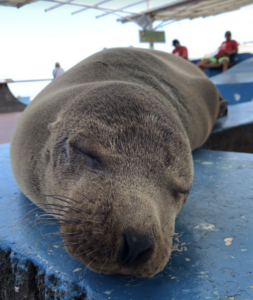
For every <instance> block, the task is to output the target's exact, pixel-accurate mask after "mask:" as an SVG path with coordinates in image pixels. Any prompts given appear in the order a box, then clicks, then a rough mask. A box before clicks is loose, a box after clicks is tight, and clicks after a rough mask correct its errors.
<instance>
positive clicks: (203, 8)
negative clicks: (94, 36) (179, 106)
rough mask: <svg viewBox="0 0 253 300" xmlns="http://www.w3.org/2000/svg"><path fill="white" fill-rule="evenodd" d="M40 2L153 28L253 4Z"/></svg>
mask: <svg viewBox="0 0 253 300" xmlns="http://www.w3.org/2000/svg"><path fill="white" fill-rule="evenodd" d="M37 1H38V0H0V6H1V5H4V6H13V7H18V8H19V7H22V6H24V5H27V4H30V3H34V2H37ZM39 1H41V0H39ZM42 1H47V2H51V3H54V6H52V7H49V8H48V9H45V12H48V11H50V10H52V9H56V8H59V7H61V6H63V5H68V6H72V7H76V8H78V10H75V11H74V12H72V15H74V14H77V13H80V12H85V11H86V10H88V9H96V10H99V11H101V12H102V14H100V15H98V16H96V18H100V17H105V16H107V15H109V14H114V15H116V16H118V17H120V18H119V19H118V20H117V21H119V22H122V23H126V22H135V23H137V24H139V25H140V26H141V27H142V28H143V29H145V28H147V27H150V24H152V23H153V22H154V21H161V23H160V24H159V25H158V26H157V27H156V28H154V29H155V30H156V29H158V28H160V27H163V26H165V25H167V24H168V22H173V21H177V20H182V19H194V18H197V17H207V16H211V15H217V14H220V13H224V12H228V11H233V10H236V9H239V8H241V7H243V6H246V5H249V4H252V3H253V0H222V1H221V0H168V1H167V4H165V5H162V6H159V7H154V8H152V9H150V3H151V1H150V0H142V1H137V0H135V1H128V3H129V4H128V5H126V6H123V7H119V8H116V7H118V3H119V2H117V1H115V2H114V0H104V1H101V2H99V3H96V4H93V5H90V2H91V1H88V3H89V5H88V4H86V3H84V0H42ZM112 1H113V2H112ZM108 2H112V4H113V5H111V7H113V8H111V7H109V6H108V4H107V3H108ZM145 2H146V3H147V10H144V11H142V12H133V11H130V10H129V8H131V7H134V6H137V5H139V4H141V3H145ZM104 4H105V5H104ZM152 4H153V5H155V1H153V3H152Z"/></svg>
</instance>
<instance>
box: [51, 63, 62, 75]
mask: <svg viewBox="0 0 253 300" xmlns="http://www.w3.org/2000/svg"><path fill="white" fill-rule="evenodd" d="M63 73H64V70H63V69H62V68H61V66H60V64H59V63H58V62H57V63H56V64H55V68H54V70H53V76H54V79H55V78H57V77H59V76H61V75H62V74H63Z"/></svg>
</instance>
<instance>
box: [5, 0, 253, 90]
mask: <svg viewBox="0 0 253 300" xmlns="http://www.w3.org/2000/svg"><path fill="white" fill-rule="evenodd" d="M97 2H98V1H97V0H90V1H86V2H85V3H87V4H95V3H97ZM116 2H117V6H116ZM132 2H133V1H132ZM152 2H153V3H155V5H154V4H153V3H152V6H153V7H156V6H159V5H163V4H165V3H167V2H168V1H165V0H156V1H155V0H153V1H152ZM112 3H114V7H121V6H124V5H126V4H127V3H129V1H126V0H115V1H112ZM53 5H54V4H52V3H49V2H45V1H38V2H36V3H34V4H31V5H26V6H24V7H21V8H20V9H16V8H13V7H3V6H0V28H1V31H0V39H1V47H0V78H12V79H13V80H25V79H42V78H51V77H52V70H53V68H54V64H55V62H56V61H59V62H60V63H61V65H62V67H63V68H64V69H65V70H67V69H69V68H71V67H72V66H74V65H75V64H76V63H78V62H79V61H81V60H82V59H84V58H86V57H88V56H89V55H91V54H93V53H95V52H97V51H100V50H102V49H103V48H105V47H106V48H111V47H128V46H130V45H132V46H134V47H141V48H148V44H143V43H139V35H138V31H139V30H140V27H138V25H136V24H134V23H127V24H121V23H119V22H117V21H116V20H117V18H118V17H117V16H114V15H109V16H106V17H103V18H99V19H96V18H95V17H96V16H97V15H99V14H101V12H99V11H96V10H93V9H90V10H87V11H85V12H83V13H79V14H76V15H71V12H73V11H75V10H77V9H78V8H75V7H70V6H63V7H60V8H58V9H55V10H52V11H50V12H47V13H46V12H44V10H45V9H46V8H49V7H51V6H53ZM104 6H109V4H108V5H106V4H104ZM145 9H146V5H145V4H143V5H139V6H137V7H136V8H129V9H128V10H130V11H142V10H145ZM252 15H253V5H249V6H247V7H244V8H242V9H240V10H237V11H234V12H230V13H225V14H221V15H218V16H215V17H207V18H198V19H194V20H183V21H180V22H175V23H173V24H171V25H168V26H166V27H164V29H163V30H164V31H165V34H166V43H165V44H155V49H156V50H162V51H165V52H169V53H170V52H172V50H173V47H172V46H171V41H172V40H173V39H175V38H177V39H179V40H180V42H181V44H182V45H185V46H187V47H188V51H189V56H190V58H198V57H202V56H203V55H204V54H206V53H210V52H213V51H215V50H217V48H218V47H219V45H220V44H221V42H222V41H223V40H224V33H225V31H226V30H231V31H232V38H234V39H235V40H236V41H238V42H239V43H243V42H248V41H252V40H253V37H252V32H253V18H252ZM46 84H47V83H45V82H44V83H40V84H38V83H36V84H34V83H33V84H32V83H30V84H11V85H10V88H11V90H12V91H13V93H14V94H15V95H16V96H18V95H22V96H28V95H31V96H35V94H36V93H37V91H38V90H40V89H41V88H42V87H44V86H45V85H46ZM35 86H36V88H34V87H35ZM25 93H26V94H25Z"/></svg>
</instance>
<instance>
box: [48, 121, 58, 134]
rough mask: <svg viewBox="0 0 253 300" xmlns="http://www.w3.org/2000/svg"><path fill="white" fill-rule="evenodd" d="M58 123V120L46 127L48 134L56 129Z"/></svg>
mask: <svg viewBox="0 0 253 300" xmlns="http://www.w3.org/2000/svg"><path fill="white" fill-rule="evenodd" d="M59 121H60V119H57V120H56V121H55V122H52V123H49V124H48V125H47V129H48V130H49V131H50V132H52V131H53V130H54V129H55V128H56V126H57V124H58V123H59Z"/></svg>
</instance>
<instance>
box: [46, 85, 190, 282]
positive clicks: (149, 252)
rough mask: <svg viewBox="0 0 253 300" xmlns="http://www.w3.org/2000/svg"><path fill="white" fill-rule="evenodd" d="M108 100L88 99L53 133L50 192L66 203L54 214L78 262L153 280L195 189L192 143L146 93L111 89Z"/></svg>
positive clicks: (49, 145) (90, 96)
mask: <svg viewBox="0 0 253 300" xmlns="http://www.w3.org/2000/svg"><path fill="white" fill-rule="evenodd" d="M99 94H100V95H101V91H100V93H99ZM102 94H103V93H102ZM103 95H104V97H103V99H101V98H98V97H96V94H94V93H93V92H90V93H88V94H86V95H85V96H83V97H84V98H85V100H83V98H82V96H80V97H79V98H78V99H76V102H75V105H74V106H73V109H71V110H67V111H65V112H63V113H61V114H60V115H59V116H58V119H57V120H56V121H55V122H54V123H52V124H50V125H49V130H50V135H49V139H48V142H47V146H46V148H45V151H44V154H43V155H44V158H45V160H46V161H47V165H46V169H45V174H46V176H45V177H50V178H51V179H52V178H53V180H51V181H50V182H48V183H47V184H46V187H45V190H47V191H48V193H51V194H55V195H61V197H59V198H61V199H62V200H57V199H54V203H58V204H59V205H63V204H64V205H65V208H64V209H62V208H61V209H60V213H59V211H58V210H57V208H56V209H55V211H54V213H56V214H59V215H60V216H58V217H57V218H58V219H59V223H60V230H61V233H62V234H63V239H64V242H65V247H66V249H67V251H68V252H69V253H70V254H71V255H72V256H73V257H75V258H77V259H79V260H80V261H82V262H84V263H85V264H86V265H87V266H88V268H90V269H91V270H94V271H96V272H102V273H106V274H114V273H121V274H129V275H132V276H136V277H152V276H154V275H155V274H156V273H158V272H160V271H161V270H162V269H163V268H164V267H165V265H166V263H167V262H168V260H169V257H170V254H171V246H172V237H173V234H174V223H175V218H176V215H177V214H178V212H179V211H180V209H181V207H182V205H183V204H184V203H185V201H186V198H187V195H188V193H189V191H190V188H191V183H192V176H193V167H192V158H191V149H190V145H189V141H188V139H187V137H186V135H185V134H184V132H183V131H182V128H181V127H180V125H178V124H177V123H178V122H177V121H176V119H175V118H174V117H173V116H171V115H170V114H171V113H170V112H167V111H166V107H164V105H163V104H162V103H160V102H159V99H156V98H154V96H152V95H147V93H145V91H142V90H139V88H136V87H130V88H129V87H128V86H127V87H121V86H120V87H118V88H116V89H115V87H111V88H110V86H107V88H106V89H105V90H104V94H103ZM158 104H159V105H158ZM49 175H50V176H49ZM47 201H48V202H50V201H51V202H52V198H48V199H47ZM62 201H64V202H62Z"/></svg>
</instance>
